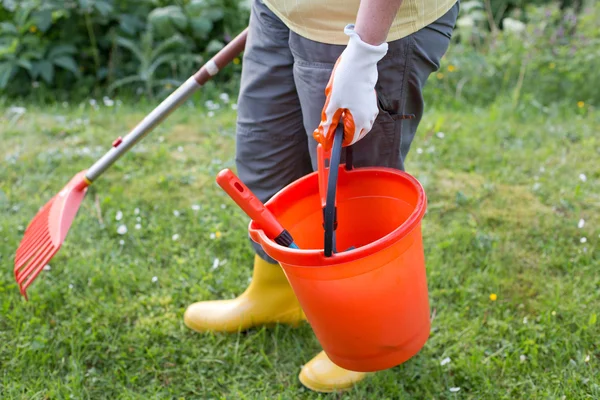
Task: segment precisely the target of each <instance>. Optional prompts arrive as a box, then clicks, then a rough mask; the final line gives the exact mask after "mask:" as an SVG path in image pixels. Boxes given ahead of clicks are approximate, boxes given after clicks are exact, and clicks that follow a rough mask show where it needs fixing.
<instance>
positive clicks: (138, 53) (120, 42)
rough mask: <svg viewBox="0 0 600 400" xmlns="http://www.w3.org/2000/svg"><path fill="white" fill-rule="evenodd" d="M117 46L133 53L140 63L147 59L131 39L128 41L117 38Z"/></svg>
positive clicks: (120, 37)
mask: <svg viewBox="0 0 600 400" xmlns="http://www.w3.org/2000/svg"><path fill="white" fill-rule="evenodd" d="M117 44H118V45H119V46H121V47H125V48H126V49H128V50H129V51H131V52H132V53H133V54H134V55H135V56H136V57H137V59H138V61H139V62H140V63H143V62H144V59H145V58H146V57H145V56H144V53H143V52H142V50H141V49H140V48H139V47H138V46H137V44H136V43H135V42H133V41H131V40H129V39H126V38H124V37H122V36H119V37H117Z"/></svg>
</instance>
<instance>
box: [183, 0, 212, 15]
mask: <svg viewBox="0 0 600 400" xmlns="http://www.w3.org/2000/svg"><path fill="white" fill-rule="evenodd" d="M206 6H207V3H206V1H205V0H192V1H190V2H189V4H188V5H186V6H185V11H186V12H187V13H188V14H189V15H191V16H193V17H198V16H200V15H202V12H203V11H204V10H205V9H206Z"/></svg>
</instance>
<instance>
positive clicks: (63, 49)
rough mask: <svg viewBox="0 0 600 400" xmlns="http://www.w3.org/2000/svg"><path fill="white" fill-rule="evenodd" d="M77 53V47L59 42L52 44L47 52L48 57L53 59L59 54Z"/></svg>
mask: <svg viewBox="0 0 600 400" xmlns="http://www.w3.org/2000/svg"><path fill="white" fill-rule="evenodd" d="M75 53H77V48H76V47H75V46H73V45H72V44H59V45H58V46H54V47H52V48H51V49H50V51H49V52H48V58H50V59H54V58H56V57H59V56H63V55H67V54H75Z"/></svg>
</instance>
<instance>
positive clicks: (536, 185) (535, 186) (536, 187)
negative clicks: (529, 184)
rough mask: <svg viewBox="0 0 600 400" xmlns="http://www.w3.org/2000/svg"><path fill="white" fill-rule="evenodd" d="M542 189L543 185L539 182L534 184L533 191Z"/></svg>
mask: <svg viewBox="0 0 600 400" xmlns="http://www.w3.org/2000/svg"><path fill="white" fill-rule="evenodd" d="M541 187H542V184H541V183H539V182H536V183H534V184H533V190H540V188H541Z"/></svg>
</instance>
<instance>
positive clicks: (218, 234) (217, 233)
mask: <svg viewBox="0 0 600 400" xmlns="http://www.w3.org/2000/svg"><path fill="white" fill-rule="evenodd" d="M215 237H216V238H217V239H219V238H220V237H221V232H219V231H216V232H215Z"/></svg>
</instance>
